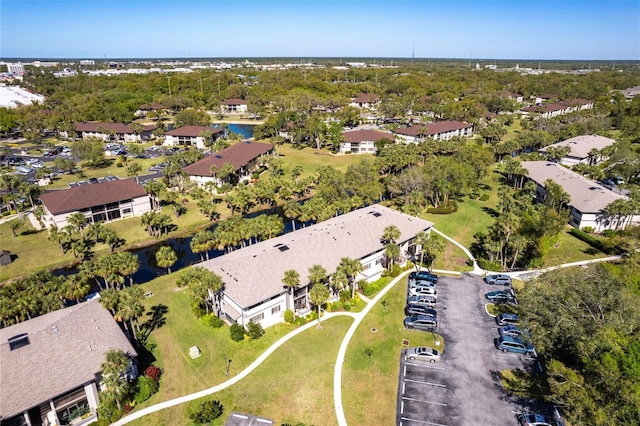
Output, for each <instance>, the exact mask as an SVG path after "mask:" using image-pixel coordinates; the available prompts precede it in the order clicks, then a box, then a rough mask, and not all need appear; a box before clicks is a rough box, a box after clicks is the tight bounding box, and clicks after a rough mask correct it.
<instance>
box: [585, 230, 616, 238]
mask: <svg viewBox="0 0 640 426" xmlns="http://www.w3.org/2000/svg"><path fill="white" fill-rule="evenodd" d="M592 230H593V229H592ZM583 231H584V232H587V230H586V229H584V228H583ZM616 234H617V232H616V231H615V230H613V229H606V230H605V231H604V232H602V235H604V236H605V237H607V238H611V237H615V236H616Z"/></svg>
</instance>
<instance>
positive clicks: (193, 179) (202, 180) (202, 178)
mask: <svg viewBox="0 0 640 426" xmlns="http://www.w3.org/2000/svg"><path fill="white" fill-rule="evenodd" d="M189 179H190V180H191V182H194V183H196V184H197V185H198V186H204V184H205V183H207V182H214V183H216V184H220V183H221V182H220V179H217V178H214V177H211V176H189Z"/></svg>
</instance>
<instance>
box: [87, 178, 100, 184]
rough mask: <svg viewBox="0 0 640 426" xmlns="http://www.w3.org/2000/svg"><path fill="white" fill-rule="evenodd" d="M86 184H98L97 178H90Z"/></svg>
mask: <svg viewBox="0 0 640 426" xmlns="http://www.w3.org/2000/svg"><path fill="white" fill-rule="evenodd" d="M87 182H89V183H98V182H99V181H98V178H94V177H92V178H89V180H88V181H87Z"/></svg>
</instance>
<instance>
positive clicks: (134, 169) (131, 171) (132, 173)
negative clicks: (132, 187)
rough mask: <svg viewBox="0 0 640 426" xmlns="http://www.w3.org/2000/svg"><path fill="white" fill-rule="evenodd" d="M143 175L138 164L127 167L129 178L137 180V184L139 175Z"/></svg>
mask: <svg viewBox="0 0 640 426" xmlns="http://www.w3.org/2000/svg"><path fill="white" fill-rule="evenodd" d="M140 173H142V166H141V165H140V164H138V163H131V164H130V165H129V166H127V176H128V177H132V178H135V179H136V183H139V182H138V175H139V174H140Z"/></svg>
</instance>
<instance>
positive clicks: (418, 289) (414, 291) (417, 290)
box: [409, 287, 438, 296]
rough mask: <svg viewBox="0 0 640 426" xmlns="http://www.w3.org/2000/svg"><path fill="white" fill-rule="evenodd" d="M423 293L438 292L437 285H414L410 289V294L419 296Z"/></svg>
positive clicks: (433, 293)
mask: <svg viewBox="0 0 640 426" xmlns="http://www.w3.org/2000/svg"><path fill="white" fill-rule="evenodd" d="M421 294H432V295H435V294H438V292H437V291H436V289H435V287H413V288H410V289H409V296H418V295H421Z"/></svg>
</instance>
